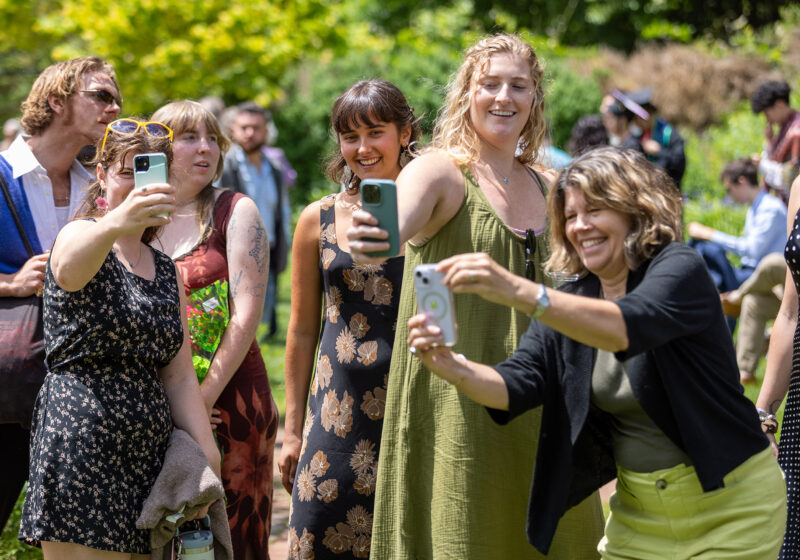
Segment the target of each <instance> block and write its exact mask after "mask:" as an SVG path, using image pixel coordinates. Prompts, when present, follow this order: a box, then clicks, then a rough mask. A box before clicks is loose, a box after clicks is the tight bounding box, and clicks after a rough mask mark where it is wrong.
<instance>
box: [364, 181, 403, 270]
mask: <svg viewBox="0 0 800 560" xmlns="http://www.w3.org/2000/svg"><path fill="white" fill-rule="evenodd" d="M360 191H361V208H363V209H364V210H366V211H367V212H369V213H370V214H372V215H373V216H375V218H376V219H377V220H378V227H380V228H382V229H385V230H386V231H387V232H389V238H388V239H371V238H365V239H364V240H365V241H388V242H389V249H388V250H386V251H375V252H374V253H370V255H374V256H380V257H395V256H397V255H399V254H400V230H399V227H398V222H397V187H396V185H395V183H394V181H392V180H391V179H364V180H363V181H361V187H360Z"/></svg>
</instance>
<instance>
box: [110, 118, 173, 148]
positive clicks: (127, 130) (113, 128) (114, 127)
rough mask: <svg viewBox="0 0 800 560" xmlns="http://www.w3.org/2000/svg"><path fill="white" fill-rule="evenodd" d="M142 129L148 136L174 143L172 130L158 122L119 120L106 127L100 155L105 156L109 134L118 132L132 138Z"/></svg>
mask: <svg viewBox="0 0 800 560" xmlns="http://www.w3.org/2000/svg"><path fill="white" fill-rule="evenodd" d="M140 128H143V129H144V132H145V134H147V135H148V136H158V137H166V136H168V137H169V142H170V144H171V143H172V129H171V128H170V127H168V126H167V125H165V124H164V123H160V122H158V121H146V122H145V121H137V120H134V119H117V120H115V121H114V122H112V123H109V124H108V126H107V127H106V133H105V135H104V136H103V145H102V146H100V155H103V150H104V149H105V147H106V140H107V139H108V133H109V132H116V133H117V134H125V135H128V136H130V135H131V134H136V133H137V132H138V131H139V129H140Z"/></svg>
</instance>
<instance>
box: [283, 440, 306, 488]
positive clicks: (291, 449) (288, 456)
mask: <svg viewBox="0 0 800 560" xmlns="http://www.w3.org/2000/svg"><path fill="white" fill-rule="evenodd" d="M302 446H303V441H302V438H299V437H297V436H296V435H292V434H284V436H283V445H282V446H281V455H280V457H278V472H280V473H281V483H282V484H283V487H284V488H286V491H287V492H288V493H289V494H291V493H292V488H294V479H295V474H296V473H297V463H298V462H299V461H300V449H301V448H302Z"/></svg>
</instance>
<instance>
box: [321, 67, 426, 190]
mask: <svg viewBox="0 0 800 560" xmlns="http://www.w3.org/2000/svg"><path fill="white" fill-rule="evenodd" d="M375 121H382V122H386V123H393V124H394V125H395V126H397V129H398V131H401V132H402V131H403V130H404V129H406V128H410V129H411V138H410V139H409V143H408V146H407V149H405V150H401V151H400V166H401V167H402V166H404V165H405V164H406V163H408V161H410V160H411V158H412V157H413V156H414V149H415V148H414V143H415V142H416V141H417V139H418V138H419V136H420V127H419V119H417V118H416V117H414V110H413V109H412V108H411V107H410V106H409V104H408V101H407V100H406V98H405V96H404V95H403V93H402V92H401V91H400V90H399V89H398V88H397V86H396V85H394V84H393V83H391V82H386V81H384V80H362V81H360V82H356V83H355V84H353V85H352V86H350V87H349V88H347V91H345V92H344V93H343V94H342V95H340V96H339V98H338V99H337V100H336V101H335V102H334V104H333V109H332V110H331V128H332V129H333V134H334V136H335V138H336V146H337V148H336V150H335V151H333V152H331V153H330V154H329V155H328V158H327V162H326V165H325V172H326V174H327V175H328V177H329V178H330V179H331V180H332V181H335V182H337V183H340V184H343V185H344V186H345V187H346V188H347V189H348V190H353V191H355V192H358V188H359V186H360V185H361V179H360V178H359V177H358V175H356V174H355V173H354V172H353V170H352V169H350V168H349V167H348V166H347V162H345V160H344V156H342V152H341V149H340V148H339V134H340V133H342V132H345V131H347V130H353V129H354V128H357V127H358V126H359V125H366V126H374V125H375V124H376V123H375Z"/></svg>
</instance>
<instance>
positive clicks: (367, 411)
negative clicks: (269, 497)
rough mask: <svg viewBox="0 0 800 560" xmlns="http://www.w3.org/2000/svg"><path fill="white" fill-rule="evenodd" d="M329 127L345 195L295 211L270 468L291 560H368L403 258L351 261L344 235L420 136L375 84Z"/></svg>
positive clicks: (360, 90) (339, 104)
mask: <svg viewBox="0 0 800 560" xmlns="http://www.w3.org/2000/svg"><path fill="white" fill-rule="evenodd" d="M331 120H332V125H333V130H334V132H335V133H336V137H337V140H338V144H339V150H337V151H336V152H335V153H334V154H333V157H332V159H331V162H330V164H329V166H328V175H329V176H330V177H331V179H333V180H334V181H335V182H337V183H340V184H344V185H345V186H346V187H347V188H346V190H345V191H344V192H341V193H339V194H336V195H329V196H326V197H325V198H323V199H322V200H320V201H318V202H315V203H313V204H311V205H310V206H308V207H307V208H306V209H305V210H304V211H303V213H302V214H301V215H300V218H299V220H298V222H297V228H296V229H295V236H294V242H293V249H292V312H291V318H290V321H289V331H288V334H287V340H286V427H285V432H284V440H283V448H282V450H281V456H280V459H279V462H278V466H279V468H280V470H281V479H282V481H283V485H284V486H285V487H286V489H287V490H289V491H290V492H291V493H292V510H291V516H290V520H289V558H303V559H312V558H317V559H319V558H367V557H368V556H369V550H370V541H371V533H372V512H373V510H374V506H373V504H374V498H375V495H374V494H375V474H376V472H377V465H378V451H379V447H380V437H381V428H382V426H383V407H384V403H385V401H386V379H387V374H388V373H389V360H390V358H391V351H392V343H393V341H394V331H395V323H396V319H397V306H398V301H399V298H400V283H401V280H402V275H403V257H402V256H401V257H395V258H391V259H389V260H388V261H387V262H386V263H385V264H383V265H381V266H360V265H357V264H356V263H354V262H353V260H352V258H351V257H350V254H349V253H348V247H347V245H346V238H345V236H344V232H345V231H346V230H347V228H348V227H349V226H350V220H351V215H352V212H353V210H354V209H355V208H360V201H359V198H360V197H359V185H360V183H361V180H363V179H366V178H382V179H395V178H396V177H397V175H398V173H400V169H401V167H402V165H404V164H405V162H407V161H408V160H409V159H410V152H409V145H410V144H412V143H413V142H414V141H415V140H416V138H417V135H418V130H419V129H418V125H417V123H416V120H415V119H414V116H413V113H412V110H411V108H410V107H409V106H408V103H407V102H406V100H405V97H403V94H402V93H401V92H400V90H398V89H397V88H396V87H395V86H394V85H392V84H390V83H388V82H383V81H378V80H371V81H367V82H358V83H356V84H354V85H353V86H351V87H350V88H349V89H348V90H347V91H346V92H344V93H343V94H342V95H341V96H340V97H339V99H337V101H336V103H335V104H334V106H333V114H332V119H331ZM321 296H322V297H321ZM323 297H324V302H325V311H324V319H325V322H324V324H323V325H322V333H321V334H320V321H321V319H320V317H321V316H322V305H321V304H322V299H323ZM318 344H319V352H318V357H317V362H316V373H315V375H314V382H313V384H311V372H312V370H313V369H314V356H315V354H317V345H318ZM309 386H310V388H311V394H310V396H309ZM306 402H308V410H307V412H305V411H306ZM304 412H305V426H304V421H303V417H304Z"/></svg>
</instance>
